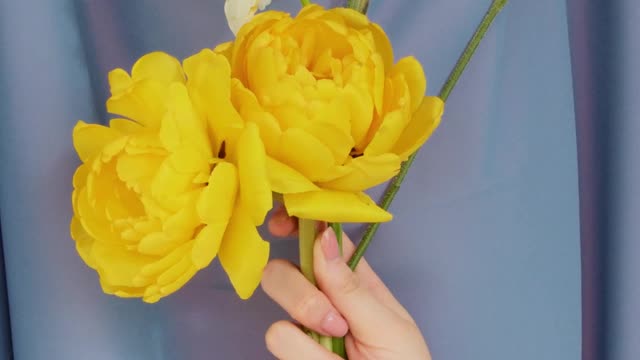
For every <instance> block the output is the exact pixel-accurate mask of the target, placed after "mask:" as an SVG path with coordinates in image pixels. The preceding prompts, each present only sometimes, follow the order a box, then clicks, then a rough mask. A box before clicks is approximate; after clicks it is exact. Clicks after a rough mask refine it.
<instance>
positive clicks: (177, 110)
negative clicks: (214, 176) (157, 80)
mask: <svg viewBox="0 0 640 360" xmlns="http://www.w3.org/2000/svg"><path fill="white" fill-rule="evenodd" d="M165 123H166V125H167V126H169V129H165ZM174 129H175V130H177V135H178V137H179V138H178V141H179V143H178V144H175V143H166V144H165V146H166V147H167V149H168V150H176V148H175V146H176V145H177V146H192V147H194V148H196V149H197V150H198V151H199V152H201V153H202V154H203V155H204V156H205V157H207V158H210V157H212V155H213V154H212V150H211V145H210V142H209V136H208V133H207V125H206V124H205V123H204V119H203V118H201V117H199V116H198V115H197V113H196V110H195V108H194V107H193V104H192V103H191V99H190V98H189V93H188V91H187V88H186V87H185V85H183V84H179V83H173V84H171V86H170V87H169V100H168V110H167V113H166V115H165V116H164V118H163V119H162V129H161V133H160V136H161V139H166V134H167V131H175V130H174ZM163 142H164V140H163Z"/></svg>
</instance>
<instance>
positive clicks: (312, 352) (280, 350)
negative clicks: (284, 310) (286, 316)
mask: <svg viewBox="0 0 640 360" xmlns="http://www.w3.org/2000/svg"><path fill="white" fill-rule="evenodd" d="M265 341H266V343H267V349H269V351H270V352H271V353H272V354H273V355H274V356H275V357H277V358H278V359H280V360H298V359H308V360H340V357H338V356H337V355H335V354H332V353H330V352H329V351H328V350H326V349H325V348H323V347H322V346H320V344H318V343H317V342H315V341H314V340H313V339H311V337H309V336H308V335H307V334H305V333H304V332H302V330H300V329H299V328H298V327H296V326H295V325H293V324H292V323H290V322H288V321H278V322H277V323H274V324H273V325H271V327H269V330H267V333H266V335H265Z"/></svg>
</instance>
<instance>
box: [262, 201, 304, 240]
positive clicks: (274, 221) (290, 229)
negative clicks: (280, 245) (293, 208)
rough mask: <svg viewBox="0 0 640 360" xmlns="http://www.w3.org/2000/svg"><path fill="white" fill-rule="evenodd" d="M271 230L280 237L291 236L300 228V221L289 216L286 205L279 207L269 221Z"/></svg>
mask: <svg viewBox="0 0 640 360" xmlns="http://www.w3.org/2000/svg"><path fill="white" fill-rule="evenodd" d="M268 227H269V231H270V232H271V233H272V234H273V235H275V236H279V237H286V236H291V235H292V234H294V233H295V232H296V231H297V230H298V221H297V220H296V218H294V217H291V216H289V214H287V210H286V209H285V208H284V206H280V207H278V208H277V209H276V210H275V211H274V212H273V214H272V215H271V218H269V222H268Z"/></svg>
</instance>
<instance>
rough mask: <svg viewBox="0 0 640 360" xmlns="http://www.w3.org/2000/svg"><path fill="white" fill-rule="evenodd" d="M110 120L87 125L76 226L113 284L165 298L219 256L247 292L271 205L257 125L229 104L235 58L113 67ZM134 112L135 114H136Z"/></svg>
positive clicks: (79, 145) (207, 54)
mask: <svg viewBox="0 0 640 360" xmlns="http://www.w3.org/2000/svg"><path fill="white" fill-rule="evenodd" d="M109 83H110V85H111V92H112V97H111V98H110V99H109V100H108V101H107V109H108V111H109V112H111V113H114V114H118V115H120V116H123V117H125V118H126V119H113V120H111V122H110V124H109V126H108V127H107V126H101V125H92V124H86V123H84V122H79V123H78V124H77V125H76V127H75V128H74V131H73V141H74V146H75V148H76V150H77V152H78V155H79V157H80V159H81V161H82V165H80V166H79V167H78V169H77V171H76V173H75V175H74V179H73V185H74V191H73V196H72V202H73V209H74V217H73V220H72V222H71V234H72V237H73V239H74V240H75V241H76V248H77V250H78V252H79V254H80V256H81V257H82V259H83V260H84V261H85V262H86V263H87V265H89V266H90V267H92V268H93V269H95V270H96V271H97V272H98V274H99V276H100V283H101V285H102V288H103V290H104V291H105V292H106V293H108V294H115V295H117V296H121V297H142V298H143V299H144V301H146V302H155V301H158V300H159V299H160V298H162V297H164V296H167V295H169V294H171V293H173V292H175V291H176V290H178V289H179V288H180V287H182V286H183V285H184V284H185V283H186V282H187V281H189V280H190V279H191V278H192V277H193V276H194V274H196V272H197V271H198V270H200V269H202V268H204V267H206V266H207V265H209V264H210V263H211V261H212V260H213V259H214V257H215V256H216V255H217V256H218V257H219V258H220V262H221V264H222V266H223V268H224V269H225V271H226V272H227V274H228V276H229V278H230V280H231V283H232V284H233V286H234V288H235V289H236V291H237V293H238V294H239V296H240V297H241V298H243V299H246V298H248V297H249V296H251V294H252V293H253V291H254V290H255V288H256V287H257V285H258V283H259V281H260V277H261V274H262V269H263V268H264V266H265V265H266V262H267V259H268V254H269V244H268V243H267V242H265V241H264V240H262V238H261V237H260V235H259V234H258V232H257V230H256V226H257V225H260V224H261V223H262V222H263V219H264V217H265V215H266V213H267V211H268V210H269V209H270V208H271V206H272V200H271V190H270V187H269V182H268V178H267V173H266V155H265V150H264V146H263V145H262V142H261V140H260V138H259V133H258V129H257V127H256V126H255V125H254V124H247V125H246V126H245V124H244V123H243V122H242V119H241V117H240V116H239V114H238V113H237V112H236V111H235V110H234V108H233V105H232V103H231V101H230V94H231V77H230V67H229V63H228V61H227V59H226V58H225V57H223V56H220V55H218V54H215V53H213V51H211V50H203V51H202V52H200V53H199V54H197V55H194V56H192V57H191V58H188V59H186V60H185V61H184V64H183V66H181V64H180V63H179V62H178V61H177V60H176V59H175V58H173V57H171V56H169V55H167V54H164V53H160V52H156V53H151V54H148V55H145V56H143V57H142V58H140V60H138V62H136V64H135V65H134V66H133V69H132V72H131V75H129V74H128V73H127V72H126V71H124V70H122V69H117V70H114V71H112V72H111V73H110V74H109ZM129 119H130V120H129Z"/></svg>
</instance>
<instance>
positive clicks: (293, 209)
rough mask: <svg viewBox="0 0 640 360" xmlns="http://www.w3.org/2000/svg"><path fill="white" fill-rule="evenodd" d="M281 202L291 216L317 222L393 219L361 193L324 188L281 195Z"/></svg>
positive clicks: (382, 220)
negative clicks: (282, 198) (282, 201)
mask: <svg viewBox="0 0 640 360" xmlns="http://www.w3.org/2000/svg"><path fill="white" fill-rule="evenodd" d="M284 205H285V207H286V208H287V213H288V214H289V215H291V216H297V217H299V218H303V219H310V220H318V221H328V222H338V223H351V222H386V221H390V220H391V219H392V218H393V217H392V215H391V214H390V213H388V212H386V211H385V210H383V209H382V208H380V207H378V206H377V205H376V203H375V202H374V201H373V200H371V198H370V197H369V196H367V195H366V194H364V193H354V192H341V191H331V190H324V191H316V192H307V193H299V194H284Z"/></svg>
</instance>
